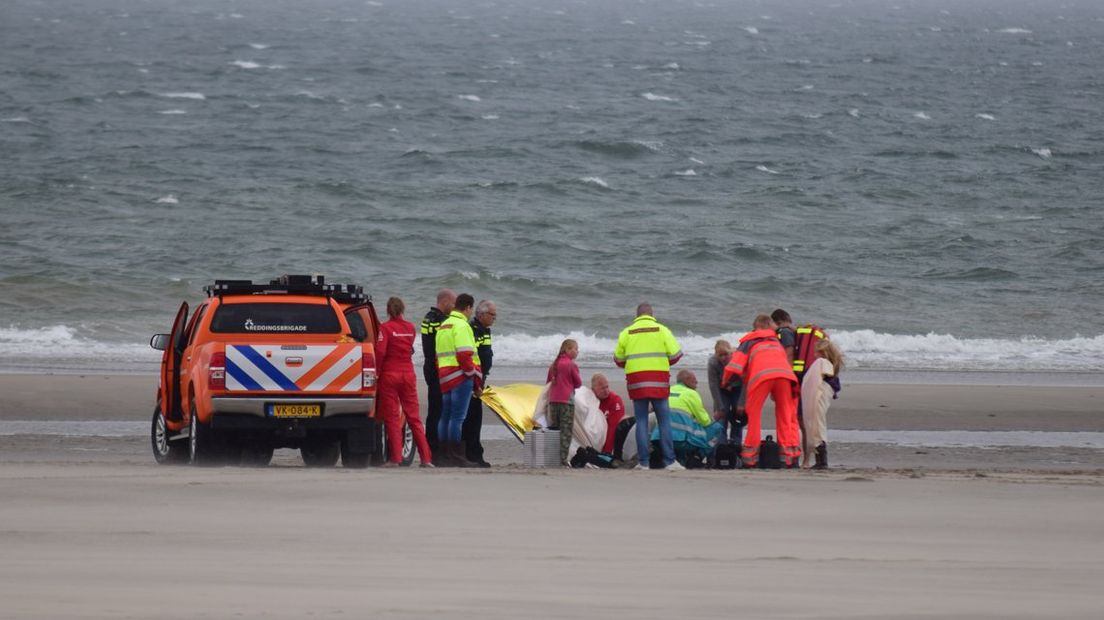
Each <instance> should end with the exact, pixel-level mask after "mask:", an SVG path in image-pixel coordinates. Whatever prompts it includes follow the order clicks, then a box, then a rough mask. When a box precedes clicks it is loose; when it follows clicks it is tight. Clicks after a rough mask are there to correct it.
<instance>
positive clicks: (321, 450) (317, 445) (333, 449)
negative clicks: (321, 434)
mask: <svg viewBox="0 0 1104 620" xmlns="http://www.w3.org/2000/svg"><path fill="white" fill-rule="evenodd" d="M299 452H300V453H301V454H302V455H303V464H304V465H306V466H307V467H333V466H334V465H337V459H338V457H340V456H341V446H340V445H339V443H338V442H337V441H333V440H330V441H317V440H315V441H307V442H305V443H304V444H303V445H302V446H300V447H299Z"/></svg>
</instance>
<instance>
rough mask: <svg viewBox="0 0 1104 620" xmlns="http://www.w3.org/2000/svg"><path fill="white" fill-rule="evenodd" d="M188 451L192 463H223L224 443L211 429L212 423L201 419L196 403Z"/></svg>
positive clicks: (189, 434)
mask: <svg viewBox="0 0 1104 620" xmlns="http://www.w3.org/2000/svg"><path fill="white" fill-rule="evenodd" d="M188 453H189V454H190V455H191V460H192V465H202V466H215V465H222V464H223V460H224V456H223V449H222V445H221V444H220V443H219V441H218V437H217V436H216V435H215V432H214V431H213V430H212V429H211V425H210V424H204V423H202V422H200V421H199V416H197V415H196V409H195V405H194V404H193V405H192V418H191V421H190V422H189V423H188Z"/></svg>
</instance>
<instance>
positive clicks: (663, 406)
mask: <svg viewBox="0 0 1104 620" xmlns="http://www.w3.org/2000/svg"><path fill="white" fill-rule="evenodd" d="M632 403H633V415H634V416H635V417H636V427H635V428H636V454H637V456H639V457H640V463H641V464H643V465H647V464H648V453H649V449H648V405H651V406H652V409H655V412H656V421H657V422H658V423H659V445H660V447H661V448H662V449H663V464H664V466H666V465H670V464H671V463H674V462H675V442H674V440H673V439H671V415H670V411H669V410H668V409H667V399H666V398H641V399H640V400H634V401H632Z"/></svg>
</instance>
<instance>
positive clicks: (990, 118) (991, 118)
mask: <svg viewBox="0 0 1104 620" xmlns="http://www.w3.org/2000/svg"><path fill="white" fill-rule="evenodd" d="M974 116H976V117H977V118H980V119H982V120H986V121H995V120H997V117H995V116H993V115H992V114H985V113H980V114H975V115H974Z"/></svg>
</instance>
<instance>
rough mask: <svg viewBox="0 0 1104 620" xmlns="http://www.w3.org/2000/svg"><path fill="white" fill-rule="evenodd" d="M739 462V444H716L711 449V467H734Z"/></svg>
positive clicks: (737, 465)
mask: <svg viewBox="0 0 1104 620" xmlns="http://www.w3.org/2000/svg"><path fill="white" fill-rule="evenodd" d="M739 463H740V446H739V444H734V443H722V444H718V445H717V447H716V448H715V449H714V450H713V458H712V459H710V463H709V464H710V466H711V467H712V468H713V469H736V468H737V467H739V466H740V465H739Z"/></svg>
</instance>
